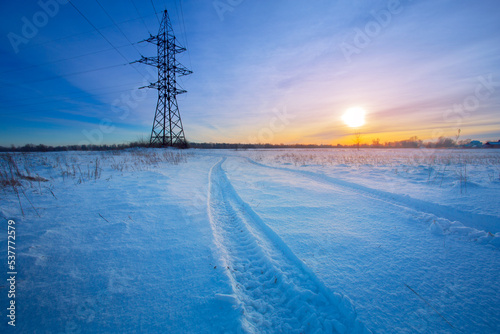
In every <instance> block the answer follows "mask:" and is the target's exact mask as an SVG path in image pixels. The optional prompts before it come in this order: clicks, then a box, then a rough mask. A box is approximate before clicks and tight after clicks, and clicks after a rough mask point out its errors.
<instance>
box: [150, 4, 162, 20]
mask: <svg viewBox="0 0 500 334" xmlns="http://www.w3.org/2000/svg"><path fill="white" fill-rule="evenodd" d="M151 5H152V6H153V10H154V11H155V15H156V19H157V20H158V24H160V25H161V22H160V18H159V17H158V13H157V12H156V8H155V4H154V3H153V0H151Z"/></svg>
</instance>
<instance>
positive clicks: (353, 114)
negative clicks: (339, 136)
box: [342, 107, 366, 128]
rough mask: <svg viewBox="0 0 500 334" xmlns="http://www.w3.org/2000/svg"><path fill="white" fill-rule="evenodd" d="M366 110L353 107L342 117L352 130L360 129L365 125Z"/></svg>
mask: <svg viewBox="0 0 500 334" xmlns="http://www.w3.org/2000/svg"><path fill="white" fill-rule="evenodd" d="M365 114H366V112H365V110H364V109H363V108H359V107H352V108H349V109H347V110H346V111H345V113H344V114H343V115H342V120H343V121H344V123H345V124H346V125H347V126H349V127H351V128H359V127H360V126H363V125H364V124H365Z"/></svg>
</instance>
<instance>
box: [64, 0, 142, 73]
mask: <svg viewBox="0 0 500 334" xmlns="http://www.w3.org/2000/svg"><path fill="white" fill-rule="evenodd" d="M68 2H69V3H70V4H71V6H73V8H75V10H76V11H77V12H78V13H79V14H80V15H81V16H82V17H83V18H84V19H85V21H87V22H88V24H90V25H91V26H92V28H94V29H95V31H97V32H98V33H99V35H101V37H102V38H103V39H104V40H105V41H106V42H108V44H109V45H111V46H112V47H113V48H114V49H115V50H116V52H117V53H118V54H119V55H120V56H121V57H122V58H123V59H125V61H126V62H127V63H129V64H130V61H129V60H128V59H127V57H125V56H124V55H123V53H121V52H120V50H118V49H117V48H116V47H115V46H114V45H113V43H111V42H110V40H109V39H107V38H106V36H104V35H103V34H102V32H101V31H99V29H97V27H96V26H95V25H94V24H93V23H92V22H91V21H90V20H89V19H88V18H87V17H86V16H85V15H84V14H83V13H82V12H81V11H80V10H79V9H78V8H77V7H76V6H75V5H74V4H73V2H71V1H70V0H68ZM132 68H133V69H134V70H135V71H136V72H137V73H139V75H141V76H142V77H143V78H146V77H145V76H144V75H143V74H142V73H141V72H139V70H137V68H135V67H134V66H132Z"/></svg>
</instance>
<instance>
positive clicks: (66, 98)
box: [0, 85, 136, 109]
mask: <svg viewBox="0 0 500 334" xmlns="http://www.w3.org/2000/svg"><path fill="white" fill-rule="evenodd" d="M122 86H123V85H122ZM127 86H130V85H127ZM99 90H102V88H101V89H99ZM133 90H136V88H134V89H121V90H115V91H110V92H106V93H101V94H87V93H85V94H79V95H77V96H72V97H68V96H67V95H66V97H65V98H62V99H59V100H52V101H44V102H35V103H29V104H17V105H13V106H2V107H0V108H1V109H7V108H20V107H29V106H33V105H40V104H48V103H57V102H61V101H66V100H73V99H75V98H79V97H93V96H104V95H108V94H114V93H122V92H130V91H133ZM58 96H60V95H56V97H58Z"/></svg>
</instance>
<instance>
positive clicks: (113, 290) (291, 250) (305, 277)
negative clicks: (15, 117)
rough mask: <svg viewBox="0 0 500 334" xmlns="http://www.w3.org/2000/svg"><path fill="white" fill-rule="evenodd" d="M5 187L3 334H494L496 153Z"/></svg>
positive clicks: (11, 170)
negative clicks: (11, 243)
mask: <svg viewBox="0 0 500 334" xmlns="http://www.w3.org/2000/svg"><path fill="white" fill-rule="evenodd" d="M13 179H14V180H13ZM0 187H1V189H0V210H1V212H0V214H1V218H2V221H3V223H2V224H1V225H0V229H1V231H0V243H1V245H2V246H1V247H2V249H4V251H3V253H4V260H2V263H3V266H2V268H4V269H3V271H4V274H3V277H5V278H8V277H9V276H7V272H9V269H8V266H7V260H8V259H7V246H8V220H12V221H14V222H15V233H16V234H15V235H16V239H15V260H16V267H15V270H16V272H17V274H16V282H15V306H16V309H15V315H16V318H15V325H16V326H15V328H13V327H12V326H10V325H8V321H10V319H9V318H8V317H7V314H8V312H9V311H8V310H7V307H9V305H10V304H9V303H10V301H11V300H13V298H9V297H8V293H9V289H11V286H10V283H9V282H7V281H5V280H4V283H0V294H1V297H0V301H1V305H0V309H1V310H2V311H1V319H2V320H1V325H0V331H1V332H2V333H3V332H7V331H13V332H19V333H96V332H97V333H237V332H248V333H369V332H373V333H500V291H499V289H498V282H500V256H499V250H500V207H499V204H500V200H499V195H500V152H499V151H495V150H417V149H415V150H409V149H406V150H385V149H380V150H378V149H371V150H359V151H357V150H341V149H335V150H246V151H241V150H240V151H229V150H184V151H177V150H160V149H149V150H146V149H135V150H127V151H114V152H65V153H33V154H11V155H10V157H9V156H7V155H5V154H3V155H2V156H1V158H0Z"/></svg>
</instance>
